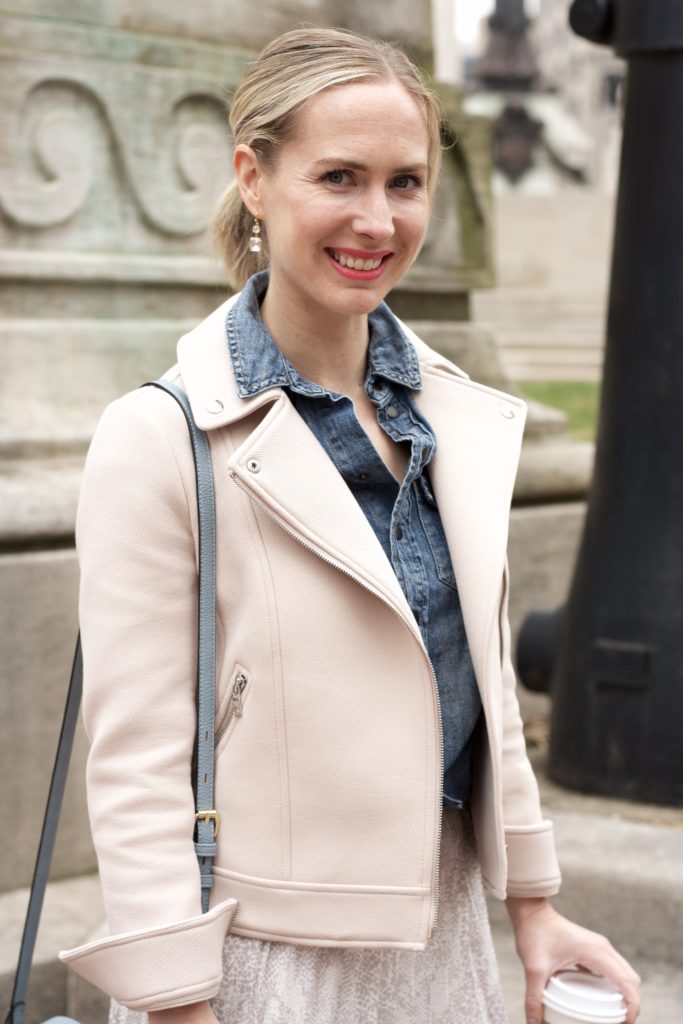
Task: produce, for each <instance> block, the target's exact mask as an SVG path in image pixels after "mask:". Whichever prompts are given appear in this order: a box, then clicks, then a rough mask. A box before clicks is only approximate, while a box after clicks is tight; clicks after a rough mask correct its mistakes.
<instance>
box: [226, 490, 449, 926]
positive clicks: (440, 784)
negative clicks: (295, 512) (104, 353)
mask: <svg viewBox="0 0 683 1024" xmlns="http://www.w3.org/2000/svg"><path fill="white" fill-rule="evenodd" d="M230 476H231V478H232V480H233V481H234V482H235V483H236V484H237V486H238V487H239V489H240V490H241V491H244V493H245V494H246V495H247V497H248V498H249V500H250V501H253V502H254V504H255V505H258V507H259V508H260V509H261V511H262V512H263V513H264V514H265V515H266V516H268V518H269V519H270V520H271V521H272V522H273V523H275V525H276V526H279V527H280V529H281V530H283V531H284V533H286V534H287V536H288V537H291V538H292V540H295V541H297V542H298V543H299V544H301V546H302V547H304V548H306V550H307V551H310V552H311V553H312V554H314V555H316V556H317V557H318V558H320V559H322V561H323V562H327V564H328V565H331V566H333V567H334V568H335V569H338V570H339V571H340V572H343V573H344V575H345V576H348V577H350V579H352V580H355V582H356V583H359V584H360V585H361V587H363V589H364V590H367V591H368V592H369V593H370V594H373V595H374V596H375V597H377V598H379V600H380V601H383V602H384V604H385V605H387V607H389V608H391V610H392V611H393V612H394V614H395V615H397V616H398V617H399V619H400V620H401V622H402V623H403V624H404V625H405V626H407V627H408V629H409V630H410V632H411V634H412V635H413V637H414V638H415V639H416V640H417V642H418V644H419V645H420V647H421V648H422V651H423V653H424V656H425V658H426V659H427V664H428V665H429V671H430V673H431V677H432V687H433V690H434V695H435V697H436V710H437V722H438V743H439V765H440V771H439V782H438V792H439V807H438V812H437V822H438V824H437V833H436V842H435V844H434V869H433V874H432V886H433V891H434V911H433V913H432V920H431V925H430V929H429V937H431V935H432V932H433V931H434V928H435V927H436V921H437V918H438V916H439V895H440V893H439V862H440V859H441V833H442V830H443V774H444V769H445V763H444V753H443V724H442V720H441V698H440V697H439V687H438V686H437V682H436V672H435V671H434V666H433V665H432V661H431V658H430V657H429V654H428V653H427V649H426V647H425V645H424V641H423V639H422V635H421V634H420V632H419V630H418V629H417V627H416V625H415V624H414V623H412V622H410V620H409V619H406V618H405V617H404V616H403V615H402V614H401V613H400V611H398V609H397V608H395V607H394V605H393V604H391V602H390V601H387V599H386V598H385V597H382V595H381V594H379V593H378V592H377V591H376V590H373V589H372V587H369V586H368V585H367V583H364V582H363V581H362V580H361V579H359V578H358V577H357V576H355V575H354V574H353V573H352V572H350V571H349V570H348V569H347V568H346V567H345V566H343V565H342V564H341V563H340V562H335V561H334V559H332V558H328V557H327V555H324V554H322V553H321V552H320V551H319V550H318V549H317V548H314V547H313V545H311V544H307V543H306V541H305V540H303V539H302V538H301V537H300V536H299V535H298V534H297V533H294V531H293V530H291V529H290V528H289V527H288V526H286V525H285V524H284V523H283V522H282V520H281V519H279V518H278V517H277V516H276V515H275V513H274V512H273V511H272V510H271V509H269V508H268V506H267V505H265V504H264V503H263V502H262V501H260V500H259V499H258V498H257V497H256V495H254V494H252V492H251V491H250V490H249V488H248V487H247V486H246V485H245V484H244V483H243V482H242V480H240V478H239V477H238V476H237V473H236V472H235V471H234V470H231V471H230Z"/></svg>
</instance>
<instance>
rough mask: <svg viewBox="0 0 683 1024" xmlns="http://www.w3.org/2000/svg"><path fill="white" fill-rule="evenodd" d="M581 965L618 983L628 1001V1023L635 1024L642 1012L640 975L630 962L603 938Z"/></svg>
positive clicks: (625, 999)
mask: <svg viewBox="0 0 683 1024" xmlns="http://www.w3.org/2000/svg"><path fill="white" fill-rule="evenodd" d="M601 939H602V937H601ZM581 966H582V967H586V968H588V970H589V971H592V972H593V973H594V974H602V975H603V976H604V977H605V978H607V979H608V980H609V981H611V982H612V984H614V985H616V987H617V988H618V989H619V991H620V992H621V994H622V995H623V997H624V1002H625V1003H626V1008H627V1017H626V1024H634V1021H635V1020H636V1018H637V1016H638V1014H639V1012H640V977H639V976H638V974H637V973H636V972H635V971H634V970H633V968H632V967H631V965H630V964H629V962H628V961H627V960H625V959H624V957H623V956H621V955H620V954H619V953H617V951H616V950H615V949H614V947H613V946H612V945H611V943H610V942H608V940H607V939H602V941H601V942H599V943H596V944H595V946H594V948H593V949H592V950H591V955H589V956H585V957H583V959H582V961H581Z"/></svg>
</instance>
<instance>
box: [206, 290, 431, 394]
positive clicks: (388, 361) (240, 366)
mask: <svg viewBox="0 0 683 1024" xmlns="http://www.w3.org/2000/svg"><path fill="white" fill-rule="evenodd" d="M268 277H269V272H268V271H267V270H263V271H261V272H260V273H258V274H254V276H253V277H250V278H249V280H248V281H247V283H246V285H245V287H244V290H243V291H242V293H241V295H240V297H239V298H238V300H237V302H236V303H235V304H234V305H233V306H231V308H230V310H229V312H228V316H227V324H226V327H227V336H228V348H229V351H230V356H231V358H232V363H233V368H234V372H235V380H236V382H237V393H238V394H239V396H240V398H252V397H253V396H254V395H257V394H259V392H261V391H265V390H266V388H272V387H284V388H290V389H291V390H292V391H297V392H298V393H299V394H303V395H322V394H324V393H325V388H323V387H321V386H320V385H319V384H314V383H312V382H311V381H309V380H306V378H305V377H302V376H301V374H300V373H299V372H298V371H297V370H296V369H295V367H294V366H292V364H291V363H290V361H289V360H288V359H287V358H286V357H285V356H284V355H283V354H282V352H281V351H280V349H279V348H278V347H277V344H276V342H275V340H274V339H273V337H272V335H271V334H270V332H269V331H268V329H267V327H266V325H265V324H264V323H263V320H262V319H261V310H260V307H259V303H260V300H261V299H262V298H263V295H264V294H265V291H266V288H267V287H268ZM368 320H369V324H370V346H369V348H368V370H367V374H366V378H365V386H366V388H368V387H369V386H370V385H371V384H372V383H373V382H374V380H375V379H376V378H378V377H381V378H384V379H385V380H387V381H393V382H394V383H396V384H401V385H403V386H404V387H407V388H411V389H413V390H418V389H419V388H421V387H422V378H421V376H420V366H419V363H418V359H417V354H416V352H415V349H414V348H413V346H412V345H411V343H410V342H409V341H408V339H407V338H406V336H405V334H404V333H403V331H402V330H401V326H400V324H399V322H398V320H397V319H396V317H395V316H394V314H393V313H392V312H391V310H390V309H389V307H388V306H387V305H386V303H384V302H382V303H380V305H379V306H378V307H377V309H375V310H373V312H372V313H371V314H370V316H369V318H368Z"/></svg>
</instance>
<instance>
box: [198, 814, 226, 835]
mask: <svg viewBox="0 0 683 1024" xmlns="http://www.w3.org/2000/svg"><path fill="white" fill-rule="evenodd" d="M194 820H195V821H205V822H206V823H207V825H208V823H209V822H210V821H212V822H213V837H214V839H215V838H216V836H217V835H218V830H219V828H220V827H221V819H220V817H219V815H218V811H197V813H196V814H195V816H194Z"/></svg>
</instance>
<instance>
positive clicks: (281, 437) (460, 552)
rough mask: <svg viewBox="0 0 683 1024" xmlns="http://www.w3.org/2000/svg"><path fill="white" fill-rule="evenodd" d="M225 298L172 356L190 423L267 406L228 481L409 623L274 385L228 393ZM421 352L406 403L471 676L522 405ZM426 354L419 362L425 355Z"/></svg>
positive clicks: (350, 507) (385, 564)
mask: <svg viewBox="0 0 683 1024" xmlns="http://www.w3.org/2000/svg"><path fill="white" fill-rule="evenodd" d="M233 301H234V299H231V300H229V302H227V303H225V304H224V305H223V306H222V307H220V309H218V310H216V312H215V313H213V314H212V315H211V316H210V317H209V318H208V319H207V320H205V321H204V322H203V323H202V324H200V325H199V327H197V328H195V330H194V331H192V332H191V333H190V334H188V335H186V336H185V337H184V338H182V339H181V341H180V343H179V346H178V362H179V369H180V373H181V377H182V380H183V384H184V386H185V388H186V390H187V393H188V396H189V398H190V402H191V404H192V410H193V413H194V416H195V420H196V422H197V424H198V426H199V427H200V428H201V429H203V430H207V431H211V430H213V429H216V428H219V427H223V426H228V425H230V424H231V423H234V422H236V421H237V420H240V419H242V418H244V417H245V416H247V415H249V414H250V413H251V412H253V411H255V410H256V409H258V408H263V407H266V406H268V405H269V406H270V408H269V409H268V411H267V412H266V413H265V415H264V416H263V419H262V420H261V421H260V423H259V424H258V426H257V427H256V428H255V429H254V430H253V431H252V432H251V433H250V434H249V435H248V437H247V438H246V440H245V441H244V442H243V443H242V444H241V445H240V446H239V447H238V449H237V450H236V451H235V452H234V453H233V455H232V456H231V458H230V460H229V464H228V468H229V471H230V473H231V474H232V476H233V478H234V479H235V481H236V482H237V483H238V484H239V485H240V486H241V487H242V488H243V489H245V490H246V491H248V492H249V493H250V494H251V495H252V497H253V498H254V499H255V500H256V501H257V502H259V503H260V504H261V505H262V506H263V508H264V510H265V511H266V512H267V513H268V514H270V515H271V517H272V518H274V519H275V520H276V521H277V522H278V523H279V524H280V525H281V526H282V527H283V528H284V529H285V530H287V531H288V532H290V533H291V534H292V535H293V536H294V537H296V539H298V540H299V541H300V542H301V543H303V544H304V545H306V546H307V547H309V548H311V549H312V550H313V551H315V552H316V553H317V554H318V555H319V556H320V557H322V558H324V559H326V560H327V561H329V562H331V563H332V564H334V565H336V566H337V567H338V568H339V569H341V570H342V571H343V572H347V573H349V574H350V575H351V576H353V577H354V578H356V579H357V580H358V582H359V583H361V585H363V586H366V587H368V588H369V589H370V590H372V591H373V592H375V593H377V594H378V596H380V597H381V598H382V599H383V600H385V601H388V602H389V603H390V604H392V605H393V606H394V607H395V608H396V610H397V611H399V613H400V614H401V615H402V617H403V618H407V619H408V621H409V622H410V623H411V624H412V623H413V616H412V612H411V611H410V607H409V605H408V603H407V601H406V599H405V596H404V594H403V591H402V590H401V587H400V584H399V583H398V580H397V579H396V576H395V574H394V571H393V569H392V567H391V565H390V563H389V561H388V559H387V557H386V555H385V554H384V551H383V549H382V546H381V544H380V543H379V541H378V540H377V537H376V536H375V533H374V531H373V529H372V527H371V526H370V524H369V523H368V521H367V519H366V518H365V515H364V514H363V512H362V510H361V508H360V506H359V505H358V503H357V502H356V500H355V498H354V497H353V495H352V494H351V491H350V490H349V488H348V487H347V486H346V484H345V483H344V480H343V479H342V477H341V476H340V474H339V473H338V472H337V469H336V468H335V466H334V465H333V464H332V462H331V461H330V459H329V458H328V457H327V455H326V453H325V451H324V450H323V448H322V447H321V445H320V444H319V442H318V441H317V439H316V438H315V436H314V435H313V433H312V432H311V431H310V430H309V428H308V427H307V426H306V424H305V423H304V421H303V420H302V419H301V417H300V416H299V414H298V413H297V411H296V409H295V408H294V406H293V405H292V403H291V402H290V401H289V399H288V397H287V396H286V394H285V393H284V392H283V391H282V389H280V388H271V389H269V390H267V391H263V392H261V393H260V394H258V395H256V396H254V397H253V398H250V399H241V398H240V397H239V395H238V394H237V391H236V386H235V380H234V376H233V373H232V365H231V361H230V357H229V354H228V351H227V345H226V340H225V317H226V313H227V310H228V308H229V305H230V303H231V302H233ZM414 341H415V343H416V347H417V350H418V354H419V355H420V356H421V359H422V366H421V369H422V376H423V388H422V390H421V391H420V392H417V394H416V398H417V403H418V406H419V407H420V409H421V410H422V412H423V413H424V415H425V416H426V418H427V420H428V421H429V423H430V424H431V426H432V427H433V429H434V431H435V433H436V437H437V453H436V455H435V457H434V460H433V464H432V467H431V480H432V486H433V489H434V494H435V496H436V500H437V503H438V506H439V511H440V513H441V518H442V521H443V526H444V531H445V534H446V539H447V542H448V547H449V551H450V554H451V558H452V561H453V568H454V571H455V577H456V581H457V584H458V590H459V594H460V602H461V605H462V611H463V618H464V622H465V628H466V631H467V636H468V639H469V643H470V648H471V652H472V659H473V662H474V668H475V672H476V675H477V678H478V679H479V681H480V683H481V681H482V680H484V679H486V677H487V664H486V661H487V650H488V640H489V636H490V631H491V621H492V618H491V616H492V615H493V614H495V612H496V610H497V607H498V601H499V597H500V587H501V581H502V574H503V567H504V563H505V552H506V548H507V535H508V517H509V510H510V502H511V498H512V489H513V485H514V480H515V474H516V470H517V463H518V460H519V453H520V448H521V442H522V434H523V430H524V419H525V411H526V406H525V403H524V402H523V401H521V400H520V399H516V398H514V397H511V396H509V395H505V394H503V393H501V392H498V391H494V390H493V389H491V388H487V387H484V386H482V385H479V384H475V383H473V382H471V381H470V380H469V379H468V378H467V377H466V375H464V374H462V373H461V372H458V371H456V372H454V370H453V368H452V367H450V364H448V363H446V362H443V364H441V363H440V361H439V359H438V357H436V355H435V354H434V353H431V352H430V350H428V349H427V348H426V346H424V344H423V343H421V342H420V341H419V339H414ZM425 358H426V361H425Z"/></svg>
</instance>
